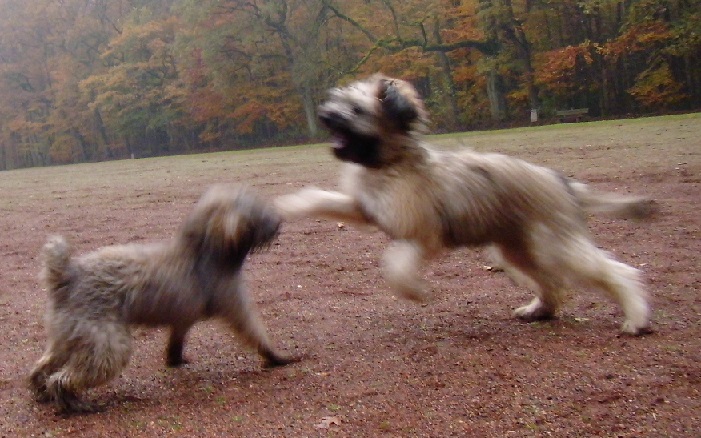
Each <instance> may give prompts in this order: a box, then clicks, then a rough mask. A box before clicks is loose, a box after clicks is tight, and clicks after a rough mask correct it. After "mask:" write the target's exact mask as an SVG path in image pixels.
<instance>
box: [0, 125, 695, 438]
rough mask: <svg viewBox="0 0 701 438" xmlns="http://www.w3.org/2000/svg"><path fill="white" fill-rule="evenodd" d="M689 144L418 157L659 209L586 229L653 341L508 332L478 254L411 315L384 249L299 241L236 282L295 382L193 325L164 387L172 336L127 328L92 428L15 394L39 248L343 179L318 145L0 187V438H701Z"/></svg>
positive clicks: (624, 135) (300, 224)
mask: <svg viewBox="0 0 701 438" xmlns="http://www.w3.org/2000/svg"><path fill="white" fill-rule="evenodd" d="M700 139H701V116H699V115H691V116H680V117H666V118H654V119H644V120H629V121H621V122H601V123H582V124H576V125H560V126H555V127H541V128H533V129H520V130H511V131H497V132H491V133H473V134H470V135H465V136H445V137H438V138H434V139H433V140H434V141H435V142H436V144H437V145H438V147H444V148H452V147H462V146H464V145H468V146H471V147H474V148H476V149H479V150H492V151H495V150H496V151H502V152H506V153H510V154H514V155H518V156H520V157H522V158H526V159H528V160H530V161H533V162H536V163H540V164H544V165H548V166H551V167H553V168H556V169H559V170H562V171H563V172H565V173H566V174H568V175H571V176H574V177H576V178H578V179H581V180H585V181H589V182H591V183H592V185H594V186H595V187H596V188H599V189H606V190H612V191H618V192H621V193H628V192H630V193H645V194H648V195H650V196H651V197H653V198H655V199H656V200H657V201H658V202H659V205H660V207H661V213H660V214H659V215H658V216H657V217H655V218H654V219H652V220H650V221H646V222H634V221H626V220H617V219H610V218H604V217H595V218H592V219H591V221H590V223H591V228H592V231H593V233H594V235H595V236H596V240H597V243H598V244H600V245H601V246H602V247H604V248H606V249H607V250H609V251H611V252H612V253H614V254H615V255H616V257H617V258H618V259H620V260H622V261H625V262H627V263H629V264H631V265H634V266H636V267H639V268H640V269H641V270H642V271H643V272H644V276H645V278H646V280H647V283H648V289H649V292H650V296H651V303H652V305H653V307H654V317H653V318H654V322H653V324H654V325H653V327H654V333H653V334H650V335H647V336H644V337H639V338H633V337H629V336H622V335H620V334H619V332H618V327H619V324H620V323H621V322H622V315H621V313H620V311H619V309H618V308H616V307H615V306H614V305H612V304H611V303H609V302H608V301H606V300H604V299H602V298H601V296H600V295H598V294H596V293H594V292H593V291H586V290H583V291H578V292H581V293H577V294H574V293H573V294H572V296H571V299H570V300H569V301H568V302H567V303H566V304H565V305H564V307H563V309H562V312H561V315H560V317H559V318H558V319H555V320H553V321H549V322H541V323H532V324H525V323H521V322H518V321H516V320H514V319H513V318H512V316H511V312H512V310H513V309H514V308H515V307H517V306H519V305H521V304H523V303H524V302H526V301H528V300H530V297H531V294H530V292H529V291H527V290H525V289H523V288H520V287H515V286H514V285H513V284H512V283H511V282H510V281H509V280H508V279H507V278H506V276H505V275H504V274H503V273H496V272H490V271H488V270H485V269H484V265H485V264H486V263H487V260H486V259H485V257H484V256H483V254H481V253H480V252H479V251H478V250H475V249H464V250H459V251H455V252H453V253H451V254H450V255H447V256H446V257H444V258H443V259H441V260H438V261H435V262H433V263H432V264H430V265H429V266H427V267H426V269H425V272H424V276H425V278H426V280H427V281H428V282H429V283H430V285H431V287H432V288H433V290H434V292H435V293H436V295H437V299H436V300H435V302H433V303H432V304H430V305H426V306H420V305H415V304H413V303H409V302H405V301H402V300H401V299H398V298H396V297H394V296H392V293H391V292H390V291H389V290H388V288H387V285H386V284H385V282H384V280H383V279H382V276H381V272H380V269H379V267H378V261H379V259H380V257H381V254H382V250H383V248H384V247H385V246H386V245H387V239H386V237H385V236H383V235H382V234H381V233H379V232H377V231H374V230H367V229H357V228H354V227H351V226H348V225H344V226H339V224H337V223H336V222H332V221H325V220H319V221H317V220H299V221H294V222H289V223H286V224H285V225H284V227H283V231H282V233H281V235H280V237H279V239H278V240H277V242H276V244H275V245H274V246H273V247H272V248H271V249H270V250H269V251H267V252H264V253H260V254H256V255H254V256H253V257H251V259H250V260H249V262H248V263H247V265H246V267H245V270H246V274H247V276H248V282H249V285H250V292H251V294H252V296H253V297H254V298H255V300H256V301H257V302H258V303H259V306H260V310H261V312H262V314H263V318H264V321H265V323H266V325H267V326H268V329H269V331H270V335H271V337H272V338H273V339H274V341H275V343H276V345H278V346H279V347H280V348H281V350H283V351H285V352H287V353H290V354H294V355H302V356H303V360H302V361H301V362H299V363H296V364H293V365H290V366H287V367H283V368H278V369H273V370H262V369H261V367H260V360H259V358H258V357H257V356H256V355H255V354H253V353H251V352H249V351H246V350H245V349H243V348H241V346H240V344H239V343H238V342H237V340H236V338H235V337H234V336H233V335H231V334H230V333H228V332H227V331H226V330H225V329H224V328H223V327H221V326H219V325H217V324H215V323H202V324H201V325H198V326H196V327H195V329H194V330H193V332H192V333H191V335H190V338H189V342H188V345H187V346H186V355H187V356H188V358H189V359H190V360H191V363H190V364H188V365H187V366H184V367H182V368H179V369H169V368H166V367H165V365H164V361H163V352H164V348H165V340H166V332H165V331H164V330H154V329H143V328H137V329H135V330H134V337H135V351H134V354H133V357H132V360H131V362H130V364H129V366H128V367H127V368H126V369H125V371H124V372H123V374H122V376H120V377H119V378H118V379H116V380H114V381H113V382H111V383H110V384H108V385H106V386H104V387H101V388H96V389H94V390H92V391H90V392H89V393H88V394H87V397H88V398H89V399H91V400H93V401H96V402H98V403H100V404H102V405H103V406H104V411H102V412H100V413H97V414H93V415H86V416H72V417H69V418H63V417H60V416H57V415H55V413H54V410H53V408H52V407H51V406H47V405H40V404H37V403H36V402H34V401H33V400H32V398H31V397H30V394H29V391H28V390H27V387H26V375H27V372H28V370H29V369H30V368H31V366H32V364H33V363H34V361H35V360H37V359H38V357H39V356H40V355H41V352H42V349H43V347H44V342H45V335H44V331H43V325H42V314H43V309H44V304H45V292H44V291H42V290H41V288H40V286H39V285H38V284H37V279H36V276H37V272H38V270H39V264H38V259H37V254H38V251H39V248H40V247H41V245H42V243H43V242H44V240H45V238H46V236H47V235H49V234H53V233H62V234H65V235H66V236H67V237H68V238H69V239H70V240H71V241H72V243H73V244H74V246H75V247H76V251H77V252H84V251H89V250H92V249H95V248H97V247H100V246H103V245H108V244H114V243H125V242H146V241H153V240H158V239H164V238H168V237H169V236H171V235H172V234H173V232H174V231H175V229H176V228H177V227H178V225H179V223H180V221H181V219H182V218H183V217H184V215H185V214H186V213H187V212H188V211H189V209H190V208H191V206H192V204H193V202H195V200H196V199H197V197H198V196H199V194H200V193H201V192H202V191H203V189H204V187H205V186H206V185H207V184H210V183H213V182H222V181H230V182H243V183H246V184H249V185H252V186H253V187H255V188H256V189H257V190H259V191H260V192H261V193H263V194H264V195H265V196H266V197H270V198H272V197H273V196H275V195H278V194H282V193H287V192H290V191H292V190H296V189H298V188H301V187H303V186H305V185H309V184H314V185H318V186H322V187H328V188H331V187H333V186H334V185H335V180H336V172H337V170H338V164H337V163H336V162H335V161H334V160H333V159H332V157H331V154H330V153H329V152H328V150H327V147H326V146H323V145H320V146H307V147H294V148H282V149H276V150H265V151H247V152H240V153H217V154H209V155H198V156H188V157H168V158H158V159H145V160H129V161H120V162H110V163H99V164H84V165H76V166H65V167H56V168H47V169H26V170H21V171H11V172H2V173H0V207H1V208H0V211H1V212H2V214H1V215H0V233H1V234H0V253H1V255H2V258H1V259H0V260H2V263H1V264H0V287H1V288H2V289H0V328H1V330H0V345H2V348H1V349H0V436H2V437H17V436H37V437H58V436H90V437H96V436H105V437H118V436H131V437H136V436H189V437H192V436H202V437H205V436H249V437H252V436H285V437H290V436H299V437H310V436H345V437H350V436H352V437H360V436H422V437H447V436H474V437H482V436H484V437H501V436H504V437H506V436H515V437H519V436H556V437H576V436H581V437H588V436H605V437H612V436H613V437H643V436H645V437H663V436H673V437H691V436H699V434H701V394H700V393H699V391H700V390H701V337H700V335H701V330H700V328H701V325H700V323H699V320H700V318H699V317H700V315H701V296H699V290H701V278H700V275H699V267H700V266H699V252H700V250H701V243H700V241H699V237H700V233H699V229H700V227H701V214H699V208H700V207H701V202H700V201H701V140H700Z"/></svg>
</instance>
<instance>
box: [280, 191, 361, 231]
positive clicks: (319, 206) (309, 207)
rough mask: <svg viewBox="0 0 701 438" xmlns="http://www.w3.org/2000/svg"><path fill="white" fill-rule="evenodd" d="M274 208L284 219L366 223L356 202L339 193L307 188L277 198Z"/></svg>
mask: <svg viewBox="0 0 701 438" xmlns="http://www.w3.org/2000/svg"><path fill="white" fill-rule="evenodd" d="M275 206H276V207H277V209H278V210H279V211H280V212H281V214H282V215H283V216H284V217H285V218H286V219H293V218H300V217H317V216H318V217H326V218H329V219H335V220H343V221H352V222H355V223H362V224H366V223H368V220H367V218H366V217H365V216H364V215H363V213H362V211H361V209H360V207H359V205H358V203H357V202H356V200H355V199H354V198H353V197H351V196H348V195H346V194H344V193H341V192H334V191H327V190H321V189H317V188H313V187H309V188H305V189H302V190H300V191H298V192H296V193H292V194H290V195H284V196H280V197H278V198H277V199H275Z"/></svg>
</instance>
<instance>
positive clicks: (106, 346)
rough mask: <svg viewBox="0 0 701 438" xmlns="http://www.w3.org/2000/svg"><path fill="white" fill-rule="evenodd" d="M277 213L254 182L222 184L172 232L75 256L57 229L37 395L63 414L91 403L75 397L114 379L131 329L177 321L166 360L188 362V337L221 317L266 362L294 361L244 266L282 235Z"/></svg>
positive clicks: (47, 279)
mask: <svg viewBox="0 0 701 438" xmlns="http://www.w3.org/2000/svg"><path fill="white" fill-rule="evenodd" d="M279 226H280V217H279V215H278V214H277V212H276V211H275V209H274V208H273V207H272V206H270V205H267V204H266V203H263V202H262V201H261V200H260V199H258V198H257V197H256V196H255V195H254V194H253V193H251V191H249V190H247V189H242V188H237V187H231V186H225V185H217V186H213V187H211V188H210V189H209V190H208V191H207V192H206V193H205V194H204V195H203V196H202V197H201V199H200V200H199V202H198V203H197V205H196V206H195V208H194V211H193V212H192V213H191V214H190V215H189V217H188V218H187V219H186V220H185V223H184V225H183V226H182V228H181V229H180V231H179V233H178V234H177V235H176V236H175V238H174V239H172V240H170V241H164V242H159V243H154V244H145V245H144V244H131V245H122V246H110V247H104V248H101V249H99V250H97V251H95V252H92V253H89V254H86V255H83V256H80V257H76V258H72V257H71V249H70V247H69V246H68V244H67V243H66V241H65V240H64V239H63V238H62V237H60V236H57V237H52V238H50V239H49V240H48V242H47V243H46V245H45V246H44V248H43V258H44V261H43V263H44V266H43V270H42V274H41V277H42V280H43V282H44V284H45V286H46V288H47V289H48V293H49V306H48V311H47V315H46V330H47V335H48V346H47V348H46V351H45V353H44V355H43V356H42V357H41V359H40V360H39V361H38V362H37V364H36V366H35V367H34V369H33V370H32V372H31V376H30V384H31V387H32V389H33V390H34V393H35V395H36V398H37V400H39V401H53V402H55V403H56V404H57V405H58V408H59V410H60V411H62V412H66V413H67V412H75V411H78V412H80V411H91V410H94V406H92V405H91V404H89V403H87V402H84V401H82V400H81V399H80V398H79V397H78V395H79V393H80V392H81V391H82V390H84V389H87V388H90V387H95V386H98V385H101V384H104V383H106V382H108V381H110V380H111V379H113V378H115V377H117V376H118V375H119V373H120V372H121V370H122V369H123V368H124V367H125V366H126V365H127V362H128V360H129V356H130V353H131V350H132V346H131V343H132V339H131V336H130V331H129V327H130V326H131V325H135V324H139V325H146V326H167V327H170V339H169V341H168V348H167V351H166V362H167V364H168V365H169V366H178V365H181V364H183V363H185V360H184V358H183V346H184V343H185V336H186V334H187V332H188V330H190V328H191V327H192V326H193V325H194V324H195V323H196V322H198V321H201V320H204V319H210V318H217V319H220V320H222V321H223V322H225V323H226V324H228V325H229V326H230V327H231V328H232V329H233V330H234V331H235V332H236V333H238V334H239V335H240V337H241V338H242V339H243V341H244V342H245V343H246V344H247V345H249V346H251V347H253V348H255V349H257V351H258V353H259V354H260V355H261V356H262V357H263V358H264V359H265V363H266V365H268V366H277V365H284V364H287V363H289V362H290V361H291V359H288V358H285V357H283V356H281V355H280V354H279V353H278V352H276V351H275V349H274V348H273V346H272V345H271V342H270V340H269V339H268V336H267V335H266V331H265V328H264V326H263V324H262V323H261V321H260V320H259V316H258V312H257V310H256V307H255V303H253V302H252V301H251V300H250V298H249V296H248V294H247V293H246V290H245V285H244V282H243V278H242V273H241V267H242V265H243V263H244V260H245V258H246V256H247V255H248V254H249V252H251V251H255V250H256V249H259V248H262V247H265V246H266V245H268V244H269V243H270V241H271V240H272V239H273V238H274V237H275V236H276V235H277V232H278V229H279Z"/></svg>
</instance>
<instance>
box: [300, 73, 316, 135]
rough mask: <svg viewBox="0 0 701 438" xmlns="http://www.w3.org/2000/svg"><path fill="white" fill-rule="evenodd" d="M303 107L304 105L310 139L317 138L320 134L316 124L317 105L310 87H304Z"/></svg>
mask: <svg viewBox="0 0 701 438" xmlns="http://www.w3.org/2000/svg"><path fill="white" fill-rule="evenodd" d="M302 105H304V116H305V117H306V119H307V130H308V132H309V137H310V138H315V137H316V136H317V134H318V133H319V127H318V125H317V123H316V105H314V97H313V96H312V92H311V89H310V87H309V86H307V85H302Z"/></svg>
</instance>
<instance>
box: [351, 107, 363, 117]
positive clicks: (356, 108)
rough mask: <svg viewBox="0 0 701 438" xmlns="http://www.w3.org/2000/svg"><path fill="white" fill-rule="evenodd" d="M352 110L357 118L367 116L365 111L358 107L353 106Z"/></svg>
mask: <svg viewBox="0 0 701 438" xmlns="http://www.w3.org/2000/svg"><path fill="white" fill-rule="evenodd" d="M352 109H353V114H355V115H356V116H359V115H362V114H365V110H364V109H363V108H362V107H360V106H358V105H353V108H352Z"/></svg>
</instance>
